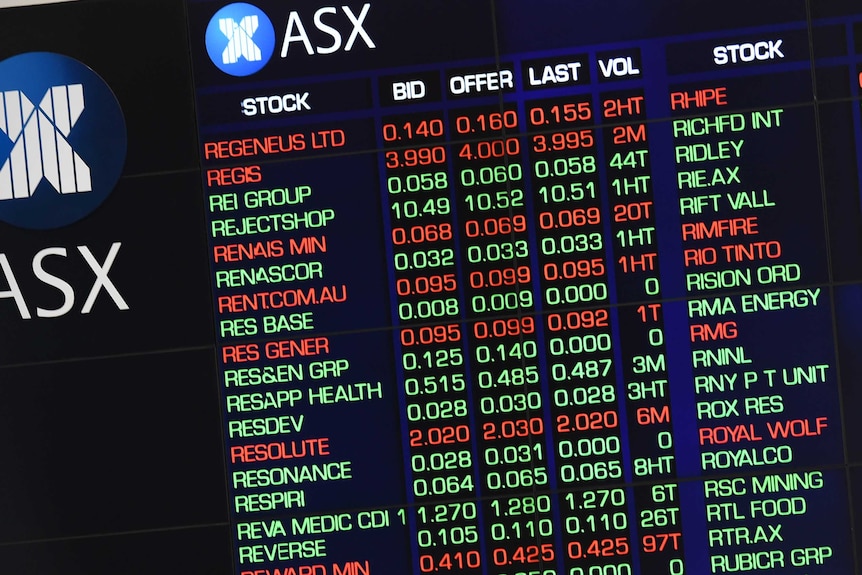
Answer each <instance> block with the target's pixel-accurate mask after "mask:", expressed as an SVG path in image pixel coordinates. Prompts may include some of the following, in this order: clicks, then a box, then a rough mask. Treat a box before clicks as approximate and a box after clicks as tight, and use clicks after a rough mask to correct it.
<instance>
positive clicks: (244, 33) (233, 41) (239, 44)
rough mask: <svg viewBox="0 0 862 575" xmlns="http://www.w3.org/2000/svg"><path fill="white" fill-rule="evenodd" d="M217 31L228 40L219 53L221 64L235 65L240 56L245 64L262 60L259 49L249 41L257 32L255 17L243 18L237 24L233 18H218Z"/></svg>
mask: <svg viewBox="0 0 862 575" xmlns="http://www.w3.org/2000/svg"><path fill="white" fill-rule="evenodd" d="M218 27H219V30H221V33H222V34H224V35H225V37H226V38H228V39H229V40H230V42H228V44H227V48H225V49H224V52H222V53H221V59H222V62H224V63H225V64H235V63H236V62H237V60H239V57H240V56H242V57H243V58H245V59H246V61H247V62H258V61H260V60H262V57H261V55H260V48H259V47H258V46H257V44H255V43H254V41H253V40H252V39H251V38H252V36H254V33H255V32H256V31H257V27H258V21H257V15H255V14H252V15H251V16H245V17H243V19H242V20H240V22H239V24H237V23H236V22H235V21H234V19H233V18H219V21H218Z"/></svg>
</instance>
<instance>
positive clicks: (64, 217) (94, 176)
mask: <svg viewBox="0 0 862 575" xmlns="http://www.w3.org/2000/svg"><path fill="white" fill-rule="evenodd" d="M125 161H126V123H125V120H124V119H123V111H122V110H121V109H120V104H119V102H117V98H116V97H115V96H114V93H113V92H112V91H111V89H110V88H109V87H108V85H107V84H106V83H105V81H104V80H102V79H101V78H100V77H99V76H98V74H96V73H95V72H94V71H93V70H91V69H90V68H88V67H87V66H85V65H84V64H82V63H81V62H78V61H77V60H74V59H72V58H69V57H68V56H62V55H60V54H52V53H49V52H30V53H27V54H19V55H18V56H13V57H11V58H8V59H6V60H3V61H2V62H0V220H2V221H4V222H7V223H9V224H12V225H14V226H18V227H22V228H30V229H40V230H44V229H50V228H59V227H62V226H66V225H69V224H71V223H73V222H76V221H78V220H80V219H81V218H83V217H85V216H87V215H89V214H90V213H91V212H93V210H95V209H96V208H98V207H99V206H100V205H101V204H102V202H103V201H104V200H105V199H106V198H107V197H108V195H109V194H110V193H111V192H112V191H113V189H114V186H115V185H116V184H117V181H118V180H119V179H120V174H121V173H122V171H123V164H124V163H125Z"/></svg>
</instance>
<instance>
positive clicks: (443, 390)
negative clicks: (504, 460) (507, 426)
mask: <svg viewBox="0 0 862 575" xmlns="http://www.w3.org/2000/svg"><path fill="white" fill-rule="evenodd" d="M382 136H383V140H384V142H385V145H386V146H387V147H389V146H392V147H393V149H390V150H387V151H386V152H385V153H384V156H385V172H384V173H385V186H386V197H387V200H388V202H387V203H388V205H389V221H390V224H391V232H390V241H391V246H392V253H393V261H392V267H393V268H394V269H393V271H392V273H393V274H394V279H395V292H396V302H397V303H396V309H397V320H396V324H397V325H398V326H399V329H398V331H399V341H398V342H397V343H396V347H397V348H398V349H399V352H400V359H401V371H400V374H401V375H400V377H399V380H400V381H401V388H402V389H401V394H402V398H403V399H404V400H405V401H404V404H405V405H406V414H405V416H406V421H407V424H406V426H407V433H408V441H409V445H408V453H409V456H410V470H409V477H410V482H409V487H408V491H410V492H412V493H408V496H409V498H410V499H411V500H412V501H414V502H416V503H418V506H417V507H415V508H414V509H415V516H414V517H413V518H412V519H413V521H415V524H416V544H417V546H418V549H419V557H418V563H419V572H422V573H426V572H438V571H442V572H446V571H456V572H459V573H469V572H471V571H472V570H476V571H478V570H479V569H480V566H481V554H480V551H479V527H478V510H477V505H476V503H475V502H474V501H463V502H443V501H444V500H452V499H473V498H474V497H475V495H476V492H475V487H474V486H475V477H474V456H473V452H472V449H471V447H472V443H473V440H474V438H473V437H472V429H471V425H470V417H469V414H468V405H469V401H468V397H469V396H468V390H467V378H466V374H465V371H464V351H463V349H462V346H463V337H462V327H461V324H460V322H459V319H460V314H461V304H460V301H459V287H460V286H459V280H458V276H457V273H456V263H455V253H456V246H455V237H454V228H453V226H454V223H453V213H452V204H451V200H450V184H449V174H448V171H447V155H448V153H447V148H446V147H444V146H443V145H442V142H443V140H444V124H443V119H442V118H441V117H440V116H439V115H436V114H421V115H420V114H413V115H409V116H393V117H387V118H384V119H383V125H382ZM396 146H397V148H396ZM404 146H410V147H407V148H405V147H404Z"/></svg>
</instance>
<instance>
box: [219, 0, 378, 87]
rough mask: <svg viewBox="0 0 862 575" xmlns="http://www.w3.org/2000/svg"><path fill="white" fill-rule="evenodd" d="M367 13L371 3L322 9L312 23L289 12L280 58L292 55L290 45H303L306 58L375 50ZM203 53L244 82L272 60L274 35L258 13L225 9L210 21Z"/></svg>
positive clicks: (247, 7)
mask: <svg viewBox="0 0 862 575" xmlns="http://www.w3.org/2000/svg"><path fill="white" fill-rule="evenodd" d="M370 9H371V4H370V3H365V4H363V6H362V8H361V9H359V10H358V12H357V11H355V10H354V9H352V8H351V7H350V6H340V7H335V6H323V7H321V8H318V9H317V10H316V11H315V12H314V13H313V14H311V15H310V17H311V23H309V21H308V20H309V15H308V14H303V13H300V12H299V11H297V10H293V11H291V12H290V14H289V15H288V17H287V24H286V25H285V32H284V40H283V42H282V46H281V57H282V58H287V57H288V56H289V55H290V51H291V50H290V48H291V45H292V44H301V45H302V48H301V49H302V50H304V51H305V53H306V54H307V55H308V56H314V55H318V54H332V53H334V52H338V51H340V50H343V51H344V52H350V51H351V50H352V49H353V47H354V46H355V45H358V43H359V41H360V40H361V42H362V43H364V44H365V46H366V47H368V48H369V49H374V48H376V47H377V46H376V44H375V43H374V40H373V39H372V38H371V36H370V35H369V34H368V31H367V30H366V29H365V26H364V23H365V19H366V18H367V17H368V13H369V11H370ZM303 17H305V20H303ZM309 30H310V31H311V32H309ZM345 37H346V38H347V40H346V41H345ZM206 47H207V53H208V54H209V57H210V60H212V62H213V64H215V66H216V67H217V68H218V69H219V70H221V71H222V72H225V73H226V74H230V75H232V76H248V75H251V74H254V73H255V72H257V71H259V70H261V69H262V68H263V67H264V66H265V65H266V64H267V62H269V60H270V58H271V57H272V55H273V52H274V51H275V30H274V28H273V26H272V22H271V21H270V19H269V18H268V17H267V16H266V14H265V13H264V12H263V11H262V10H261V9H260V8H258V7H256V6H252V5H251V4H245V3H242V2H238V3H234V4H229V5H227V6H225V7H224V8H222V9H221V10H219V11H218V12H216V13H215V14H214V15H213V17H212V18H211V19H210V22H209V25H208V26H207V31H206ZM298 50H299V48H296V49H294V50H293V52H294V53H296V52H297V51H298Z"/></svg>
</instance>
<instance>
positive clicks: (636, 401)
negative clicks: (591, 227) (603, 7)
mask: <svg viewBox="0 0 862 575" xmlns="http://www.w3.org/2000/svg"><path fill="white" fill-rule="evenodd" d="M602 116H603V119H604V121H605V122H606V123H613V124H617V125H610V126H607V127H606V128H605V129H604V138H605V161H606V162H607V163H606V167H607V174H608V176H607V177H608V190H609V197H610V203H611V210H612V213H613V220H612V222H611V230H612V234H613V238H614V245H613V248H614V249H613V251H614V259H615V262H614V263H615V266H616V268H615V272H616V278H617V281H616V284H617V297H618V300H619V301H620V302H631V301H636V302H642V303H639V304H637V305H634V306H623V307H621V308H620V311H619V328H620V342H621V346H622V354H623V355H622V357H623V364H622V367H623V380H624V382H625V390H626V413H627V414H628V416H627V417H628V428H629V430H630V433H629V457H630V458H631V464H632V478H633V479H634V481H636V482H642V481H649V482H651V483H656V482H658V483H659V484H656V485H648V486H642V487H636V488H635V490H634V492H635V508H636V510H637V516H636V517H637V526H636V527H637V533H638V536H637V540H636V542H635V544H634V545H635V546H636V547H637V548H638V549H639V551H640V553H639V555H640V563H641V569H642V571H643V572H644V573H670V574H672V575H680V574H681V573H683V572H684V566H683V560H682V556H683V553H682V528H681V523H680V512H679V504H678V497H677V493H678V489H677V484H676V483H675V482H673V479H674V478H675V477H676V464H675V458H674V449H673V428H672V421H671V410H670V395H669V393H668V373H667V364H666V355H665V343H664V339H665V338H664V321H663V318H662V304H661V301H660V297H661V287H660V284H659V270H658V263H659V262H658V251H657V244H656V226H655V221H656V220H655V212H654V205H655V204H654V191H653V186H652V180H651V177H650V160H649V148H648V136H647V127H646V124H644V123H643V121H644V120H645V119H646V108H645V99H644V95H643V91H641V90H627V91H624V92H614V93H605V94H603V95H602Z"/></svg>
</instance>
